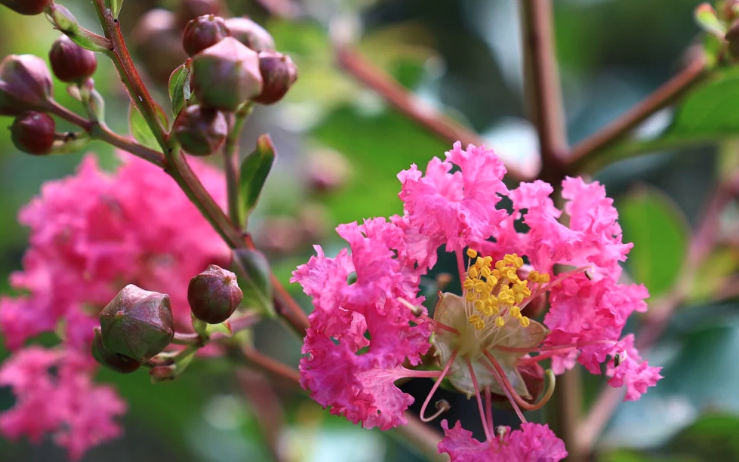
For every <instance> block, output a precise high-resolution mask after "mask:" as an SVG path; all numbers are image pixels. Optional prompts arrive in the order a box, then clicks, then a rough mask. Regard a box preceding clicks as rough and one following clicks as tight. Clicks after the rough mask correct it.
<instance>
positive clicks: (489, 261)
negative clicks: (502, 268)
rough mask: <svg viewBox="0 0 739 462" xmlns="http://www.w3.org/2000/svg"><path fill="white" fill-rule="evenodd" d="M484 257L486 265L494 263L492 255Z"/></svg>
mask: <svg viewBox="0 0 739 462" xmlns="http://www.w3.org/2000/svg"><path fill="white" fill-rule="evenodd" d="M482 259H483V260H485V266H490V265H491V264H492V263H493V257H491V256H490V255H488V256H487V257H483V258H482Z"/></svg>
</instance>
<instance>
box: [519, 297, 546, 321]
mask: <svg viewBox="0 0 739 462" xmlns="http://www.w3.org/2000/svg"><path fill="white" fill-rule="evenodd" d="M547 297H548V292H546V293H543V294H541V295H538V296H537V297H536V298H534V299H533V300H531V301H530V302H529V303H528V304H527V305H526V306H525V307H524V308H523V309H522V310H521V314H522V315H524V316H526V317H527V318H530V319H536V318H538V317H539V315H541V313H542V312H543V311H544V309H545V308H546V306H547Z"/></svg>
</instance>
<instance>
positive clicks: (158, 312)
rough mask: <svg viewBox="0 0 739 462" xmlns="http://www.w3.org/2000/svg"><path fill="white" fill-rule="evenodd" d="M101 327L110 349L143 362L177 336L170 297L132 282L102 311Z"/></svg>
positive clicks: (104, 342) (104, 340) (104, 343)
mask: <svg viewBox="0 0 739 462" xmlns="http://www.w3.org/2000/svg"><path fill="white" fill-rule="evenodd" d="M100 327H101V329H102V336H103V345H104V346H105V348H106V349H107V350H108V351H110V352H112V353H118V354H120V355H123V356H127V357H129V358H133V359H134V360H136V361H138V362H144V361H146V360H148V359H149V358H151V357H152V356H154V355H157V354H159V353H160V352H161V351H162V350H164V348H166V347H167V345H169V343H170V342H171V341H172V338H173V337H174V320H173V319H172V309H171V307H170V304H169V296H168V295H165V294H160V293H157V292H149V291H146V290H143V289H141V288H139V287H136V286H135V285H133V284H129V285H127V286H126V287H124V288H123V290H121V291H120V292H118V295H116V296H115V298H113V300H111V302H110V303H108V305H107V306H106V307H105V308H103V311H101V312H100Z"/></svg>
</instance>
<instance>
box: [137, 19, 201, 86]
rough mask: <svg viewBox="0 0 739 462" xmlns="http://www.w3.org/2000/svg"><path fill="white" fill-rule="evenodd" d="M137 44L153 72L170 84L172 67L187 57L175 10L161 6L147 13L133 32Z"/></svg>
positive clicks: (146, 65) (141, 57)
mask: <svg viewBox="0 0 739 462" xmlns="http://www.w3.org/2000/svg"><path fill="white" fill-rule="evenodd" d="M131 40H132V43H133V46H134V48H135V50H136V53H137V55H138V57H139V58H140V59H141V61H142V62H143V64H144V66H145V67H146V70H147V71H148V73H149V75H151V76H152V78H153V79H154V80H156V81H157V82H160V83H164V84H166V82H167V80H168V79H169V75H170V74H171V73H172V71H173V70H174V69H175V68H176V67H177V66H179V65H180V64H182V62H183V61H185V60H186V59H187V53H185V50H183V49H182V34H181V29H180V28H179V26H178V24H177V21H176V17H175V14H174V13H172V12H171V11H168V10H164V9H161V8H157V9H153V10H150V11H149V12H148V13H146V14H145V15H143V16H142V17H141V19H139V22H138V23H137V24H136V27H135V28H134V30H133V33H132V35H131Z"/></svg>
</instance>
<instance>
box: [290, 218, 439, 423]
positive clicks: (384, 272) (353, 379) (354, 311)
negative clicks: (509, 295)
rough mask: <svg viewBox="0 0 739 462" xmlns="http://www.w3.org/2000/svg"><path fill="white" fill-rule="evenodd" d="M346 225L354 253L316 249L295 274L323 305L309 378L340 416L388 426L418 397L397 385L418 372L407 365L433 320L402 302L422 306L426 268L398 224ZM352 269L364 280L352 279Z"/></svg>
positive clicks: (312, 338)
mask: <svg viewBox="0 0 739 462" xmlns="http://www.w3.org/2000/svg"><path fill="white" fill-rule="evenodd" d="M338 231H339V234H340V235H341V236H342V237H344V239H346V240H347V241H348V242H349V244H350V248H351V251H352V253H351V255H350V254H349V253H348V252H347V251H346V249H344V250H342V251H341V252H340V253H339V254H338V255H337V256H336V257H335V258H327V257H326V256H325V255H324V253H323V250H322V249H321V248H320V247H316V250H317V253H318V255H317V256H315V257H312V258H311V259H310V261H309V262H308V263H307V264H306V265H302V266H300V267H299V268H298V269H297V270H296V271H295V272H294V273H293V274H294V277H293V282H299V283H300V284H301V285H302V286H303V289H304V290H305V292H306V294H308V295H310V296H312V297H313V301H314V304H315V308H316V309H315V311H314V312H313V313H312V314H311V315H310V328H309V330H308V335H307V336H306V340H305V344H304V346H303V353H305V354H306V355H307V356H305V357H304V358H303V359H302V360H301V363H300V369H301V372H302V375H301V384H302V386H303V387H304V388H306V389H308V390H310V391H311V396H312V397H313V398H314V399H315V400H316V401H318V402H319V403H320V404H322V405H323V406H331V412H332V413H333V414H338V415H345V416H346V417H347V418H348V419H349V420H351V421H352V422H354V423H357V422H359V421H361V422H363V425H364V426H365V427H367V428H371V427H375V426H378V427H380V428H381V429H383V430H386V429H389V428H392V427H394V426H397V425H399V424H404V423H405V422H406V420H405V417H404V415H403V413H404V411H405V410H406V409H407V407H408V406H409V405H410V404H411V403H413V398H412V397H410V396H409V395H406V394H404V393H403V392H401V391H400V390H399V389H398V388H397V387H395V385H394V384H393V382H394V381H395V380H397V379H398V378H401V377H404V376H406V375H405V374H406V373H411V374H412V372H413V371H408V370H406V369H403V368H401V367H400V366H401V364H402V363H403V362H404V361H406V360H407V361H409V362H410V363H411V364H414V365H415V364H418V363H419V362H420V356H421V355H422V354H424V353H425V352H426V351H427V350H428V348H429V343H428V337H429V335H430V330H429V326H428V324H427V323H425V322H423V321H421V320H418V319H416V318H415V316H414V315H413V312H412V311H411V310H410V309H409V308H408V307H407V306H406V305H404V304H403V303H401V302H400V301H398V298H402V299H403V300H406V301H408V302H409V303H412V304H415V305H420V303H421V301H422V299H419V298H417V297H416V292H417V291H418V283H419V276H420V274H419V271H418V270H417V269H415V267H414V266H415V262H414V261H412V260H411V259H410V257H409V256H408V254H407V249H406V248H405V242H404V240H403V231H402V230H401V229H400V228H398V227H397V226H395V225H394V224H392V223H388V222H386V221H385V220H382V219H377V220H369V221H366V222H365V223H364V224H362V225H357V224H356V223H352V224H349V225H342V226H340V227H339V228H338ZM352 273H356V281H355V282H353V283H349V282H348V281H347V278H348V277H349V275H351V274H352ZM366 334H368V337H369V338H367V335H366ZM365 347H366V350H367V351H366V352H363V353H361V354H360V352H359V350H360V349H363V348H365Z"/></svg>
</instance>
